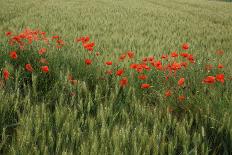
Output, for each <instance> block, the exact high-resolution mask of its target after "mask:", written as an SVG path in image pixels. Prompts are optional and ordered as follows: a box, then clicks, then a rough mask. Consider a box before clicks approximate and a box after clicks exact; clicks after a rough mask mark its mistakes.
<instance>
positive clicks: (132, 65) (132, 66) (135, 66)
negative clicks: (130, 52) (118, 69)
mask: <svg viewBox="0 0 232 155" xmlns="http://www.w3.org/2000/svg"><path fill="white" fill-rule="evenodd" d="M137 66H138V65H137V64H131V65H130V68H132V69H136V68H137Z"/></svg>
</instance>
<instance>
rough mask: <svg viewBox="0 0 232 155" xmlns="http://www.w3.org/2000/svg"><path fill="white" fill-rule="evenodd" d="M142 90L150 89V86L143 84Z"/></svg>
mask: <svg viewBox="0 0 232 155" xmlns="http://www.w3.org/2000/svg"><path fill="white" fill-rule="evenodd" d="M141 88H142V89H147V88H150V84H147V83H143V84H142V85H141Z"/></svg>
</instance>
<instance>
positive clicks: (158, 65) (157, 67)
mask: <svg viewBox="0 0 232 155" xmlns="http://www.w3.org/2000/svg"><path fill="white" fill-rule="evenodd" d="M152 65H153V66H155V67H156V69H158V70H162V63H161V61H157V62H155V63H153V64H152Z"/></svg>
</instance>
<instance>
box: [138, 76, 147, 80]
mask: <svg viewBox="0 0 232 155" xmlns="http://www.w3.org/2000/svg"><path fill="white" fill-rule="evenodd" d="M138 79H140V80H145V79H147V75H139V76H138Z"/></svg>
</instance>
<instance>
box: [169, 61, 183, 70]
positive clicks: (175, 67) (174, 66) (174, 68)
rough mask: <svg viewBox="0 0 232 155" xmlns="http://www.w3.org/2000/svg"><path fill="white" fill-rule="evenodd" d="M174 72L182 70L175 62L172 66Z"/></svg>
mask: <svg viewBox="0 0 232 155" xmlns="http://www.w3.org/2000/svg"><path fill="white" fill-rule="evenodd" d="M171 69H172V70H178V69H181V64H179V63H177V62H173V64H172V66H171Z"/></svg>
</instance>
